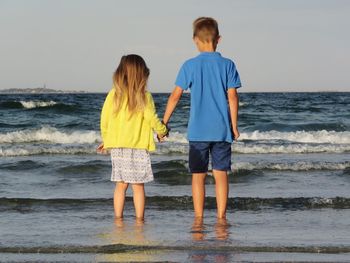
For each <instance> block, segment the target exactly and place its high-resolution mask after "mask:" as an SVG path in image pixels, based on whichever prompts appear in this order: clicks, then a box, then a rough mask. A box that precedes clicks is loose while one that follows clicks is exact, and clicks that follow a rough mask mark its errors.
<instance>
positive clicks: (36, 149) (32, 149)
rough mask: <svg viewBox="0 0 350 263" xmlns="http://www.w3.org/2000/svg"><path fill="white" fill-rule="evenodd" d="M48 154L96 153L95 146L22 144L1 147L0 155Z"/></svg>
mask: <svg viewBox="0 0 350 263" xmlns="http://www.w3.org/2000/svg"><path fill="white" fill-rule="evenodd" d="M47 154H50V155H51V154H65V155H74V154H96V147H95V146H86V145H80V146H69V145H68V146H55V145H50V146H45V145H40V146H32V145H22V146H16V147H0V156H2V157H15V156H29V155H47Z"/></svg>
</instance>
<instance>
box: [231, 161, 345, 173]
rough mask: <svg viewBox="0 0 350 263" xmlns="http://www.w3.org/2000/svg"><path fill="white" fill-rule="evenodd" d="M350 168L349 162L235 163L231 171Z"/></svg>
mask: <svg viewBox="0 0 350 263" xmlns="http://www.w3.org/2000/svg"><path fill="white" fill-rule="evenodd" d="M349 167H350V162H340V163H332V162H307V161H299V162H294V163H267V162H258V163H249V162H237V163H234V164H233V165H232V169H233V170H236V171H239V170H280V171H286V170H291V171H308V170H344V169H346V168H349Z"/></svg>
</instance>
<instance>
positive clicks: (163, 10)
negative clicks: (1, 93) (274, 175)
mask: <svg viewBox="0 0 350 263" xmlns="http://www.w3.org/2000/svg"><path fill="white" fill-rule="evenodd" d="M349 14H350V1H347V0H307V1H305V0H290V1H289V0H284V1H281V0H264V1H261V0H255V1H254V0H239V1H236V0H227V1H224V0H222V1H221V0H218V1H212V0H201V1H197V0H176V1H169V0H147V1H141V0H139V1H135V0H128V1H117V0H114V1H112V0H94V1H92V0H73V1H72V0H60V1H56V0H22V1H20V0H0V89H8V88H36V87H39V86H43V85H44V84H46V87H47V88H51V89H61V90H84V91H90V92H106V91H108V90H109V89H110V88H111V87H112V74H113V72H114V70H115V69H116V67H117V66H118V63H119V61H120V57H121V56H122V55H125V54H130V53H134V54H139V55H141V56H142V57H143V58H144V59H145V61H146V63H147V64H148V66H149V68H150V69H151V76H150V80H149V85H148V87H149V90H150V91H151V92H170V91H171V90H172V89H173V88H174V81H175V78H176V75H177V73H178V70H179V68H180V66H181V65H182V63H183V62H184V61H185V60H187V59H189V58H191V57H194V56H196V55H197V54H198V51H197V50H196V48H195V46H194V44H193V41H192V22H193V20H194V19H195V18H197V17H199V16H211V17H214V18H216V19H217V21H218V23H219V29H220V34H221V36H222V39H221V43H220V44H219V46H218V49H217V51H218V52H220V53H221V54H222V55H223V56H225V57H228V58H230V59H232V60H233V61H234V62H235V64H236V66H237V68H238V72H239V73H240V76H241V80H242V84H243V87H242V88H241V89H240V91H242V92H266V91H277V92H278V91H281V92H285V91H350V78H349V77H348V75H349V70H350V34H349V28H350V15H349Z"/></svg>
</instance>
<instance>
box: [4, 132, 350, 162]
mask: <svg viewBox="0 0 350 263" xmlns="http://www.w3.org/2000/svg"><path fill="white" fill-rule="evenodd" d="M276 133H277V135H279V137H280V138H289V139H291V138H292V137H293V136H294V135H293V134H296V133H298V132H296V133H291V132H290V133H281V132H275V131H271V132H255V133H254V132H253V133H250V134H248V133H242V137H245V138H248V137H249V138H252V137H254V138H255V139H256V138H258V137H259V138H260V140H258V139H256V140H248V139H245V140H243V141H238V142H235V143H233V145H232V151H233V152H234V153H246V154H268V153H343V152H350V143H347V142H348V140H347V138H343V137H344V136H345V137H346V136H347V132H321V133H320V134H319V136H318V137H317V136H316V135H315V134H317V133H318V132H301V133H303V134H306V135H310V134H311V135H310V136H314V137H313V140H316V138H318V139H319V140H318V141H317V143H316V142H314V141H312V142H311V143H307V142H305V143H304V142H293V143H290V142H288V141H284V142H282V143H276V141H273V140H274V139H268V138H276V137H277V135H276ZM314 133H315V134H314ZM252 134H255V135H254V136H253V135H252ZM327 135H328V136H329V137H327ZM330 137H331V138H333V139H335V140H336V142H333V143H329V141H330ZM269 140H271V142H269ZM99 142H101V137H100V133H99V131H91V130H88V131H85V130H77V131H63V130H59V129H56V128H53V127H50V126H47V127H42V128H39V129H30V130H21V131H15V132H8V133H2V134H1V133H0V144H11V145H6V147H5V146H3V148H2V150H1V151H2V153H1V154H0V155H2V156H10V155H11V156H13V155H32V154H44V153H47V154H50V153H52V154H60V153H62V154H75V153H76V152H77V151H78V152H79V151H83V152H85V153H93V152H94V151H95V148H94V147H95V145H96V144H97V143H99ZM340 142H343V143H342V144H340ZM32 143H35V144H37V145H33V144H32ZM24 145H25V146H26V147H22V148H16V147H19V146H24ZM49 145H50V146H55V147H49ZM67 145H69V146H70V147H73V146H74V147H75V146H78V148H74V147H73V148H66V147H67ZM72 145H73V146H72ZM29 146H31V147H29ZM43 146H48V147H47V148H44V150H42V148H43ZM56 146H57V147H56ZM80 146H82V147H83V146H84V147H85V148H84V147H83V150H82V148H79V147H80ZM0 147H2V146H1V145H0ZM6 149H8V150H6ZM76 149H78V150H76ZM16 150H17V151H18V152H16ZM167 153H182V154H187V153H188V142H187V139H186V134H184V133H180V132H173V133H171V134H170V137H169V138H168V139H167V141H166V142H165V143H162V144H158V149H157V151H156V152H155V154H167Z"/></svg>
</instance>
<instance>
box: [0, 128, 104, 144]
mask: <svg viewBox="0 0 350 263" xmlns="http://www.w3.org/2000/svg"><path fill="white" fill-rule="evenodd" d="M100 141H101V138H100V135H99V132H97V131H82V130H81V131H73V132H64V131H60V130H58V129H56V128H53V127H50V126H48V127H42V128H40V129H31V130H22V131H15V132H8V133H2V134H0V143H28V142H49V143H60V144H70V143H71V144H72V143H97V142H100Z"/></svg>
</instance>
